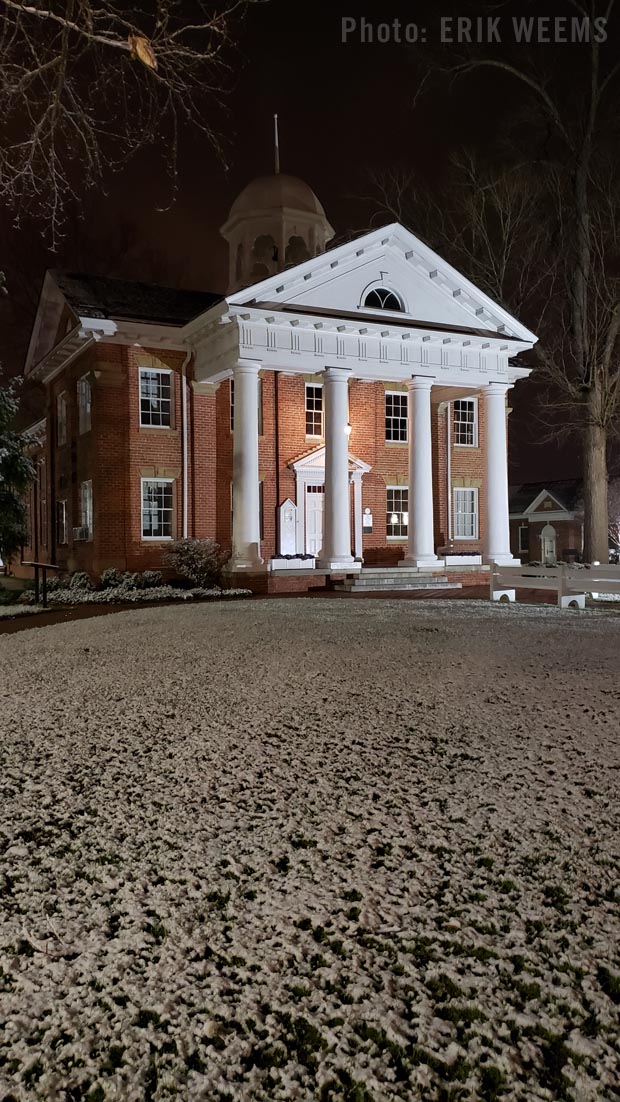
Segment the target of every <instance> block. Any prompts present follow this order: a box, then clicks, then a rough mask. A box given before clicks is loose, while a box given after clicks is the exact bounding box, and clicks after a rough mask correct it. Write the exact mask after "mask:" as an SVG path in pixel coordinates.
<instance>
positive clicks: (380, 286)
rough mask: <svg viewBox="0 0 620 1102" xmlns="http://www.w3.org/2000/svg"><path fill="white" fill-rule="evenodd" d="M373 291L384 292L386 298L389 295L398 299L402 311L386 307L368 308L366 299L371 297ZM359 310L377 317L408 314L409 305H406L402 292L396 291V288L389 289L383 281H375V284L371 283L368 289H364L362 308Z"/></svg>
mask: <svg viewBox="0 0 620 1102" xmlns="http://www.w3.org/2000/svg"><path fill="white" fill-rule="evenodd" d="M373 291H377V292H379V293H380V292H382V291H383V292H384V293H385V295H386V297H387V296H388V295H393V296H394V298H395V299H396V301H397V302H398V303H399V304H400V309H399V310H389V309H388V308H387V307H385V306H368V305H367V303H366V299H367V298H368V296H369V295H371V294H372V293H373ZM359 308H360V310H367V311H368V312H369V313H372V314H377V315H381V314H386V313H387V314H406V313H407V312H408V311H407V305H406V303H405V300H404V298H403V296H402V295H401V294H400V292H399V291H396V290H395V289H394V287H389V286H388V285H387V284H386V283H383V281H382V280H375V281H374V283H370V284H369V285H368V286H367V287H365V288H364V290H363V292H362V297H361V299H360V307H359Z"/></svg>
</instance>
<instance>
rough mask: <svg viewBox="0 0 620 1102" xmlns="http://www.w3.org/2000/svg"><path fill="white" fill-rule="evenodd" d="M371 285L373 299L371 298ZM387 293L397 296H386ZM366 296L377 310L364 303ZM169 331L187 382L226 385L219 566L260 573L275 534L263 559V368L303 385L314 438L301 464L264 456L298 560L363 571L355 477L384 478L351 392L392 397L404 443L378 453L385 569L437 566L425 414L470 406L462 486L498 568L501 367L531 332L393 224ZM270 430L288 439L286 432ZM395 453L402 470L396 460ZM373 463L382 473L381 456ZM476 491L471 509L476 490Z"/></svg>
mask: <svg viewBox="0 0 620 1102" xmlns="http://www.w3.org/2000/svg"><path fill="white" fill-rule="evenodd" d="M378 285H380V289H381V288H383V291H382V294H381V295H377V293H376V292H375V291H374V290H373V288H375V287H377V286H378ZM386 287H391V288H397V293H396V292H393V291H389V292H387V291H385V288H386ZM369 289H370V290H369ZM373 294H374V295H375V298H373V297H372V296H373ZM371 302H372V303H373V304H376V303H379V305H378V306H376V308H375V305H373V306H372V307H371V306H369V303H371ZM394 304H396V305H394ZM419 317H426V318H427V319H428V320H426V321H421V320H417V318H419ZM184 335H185V339H186V340H187V342H188V343H189V344H190V345H191V347H192V349H193V351H194V356H195V372H196V378H197V379H198V380H199V381H200V382H209V383H211V384H212V385H214V386H215V387H217V386H219V385H220V384H221V383H222V382H225V381H226V380H229V379H231V378H232V379H234V442H233V480H232V559H231V563H230V567H231V569H232V570H233V571H235V572H246V573H247V572H256V571H261V570H265V569H266V568H267V567H268V565H269V564H268V562H265V559H269V558H270V556H271V554H273V553H274V550H275V548H277V542H278V541H277V535H276V539H275V548H274V541H273V540H272V546H271V548H270V550H269V552H268V554H267V555H265V554H264V553H263V552H262V550H261V485H260V483H261V481H262V482H263V491H264V488H265V486H266V483H265V482H264V478H263V479H261V476H260V473H259V468H260V463H259V446H260V444H259V410H258V395H259V386H260V383H259V374H260V376H261V377H262V379H263V381H264V380H265V379H268V378H269V376H270V375H271V374H273V375H274V376H276V375H277V376H278V377H279V378H280V379H282V380H286V379H290V378H300V379H301V380H306V383H307V381H308V380H313V381H314V382H315V385H316V386H317V387H320V388H321V393H322V418H323V421H322V439H319V441H318V442H317V445H316V448H315V449H314V450H313V449H312V448H311V447H309V448H308V450H307V454H306V455H304V454H303V453H302V455H301V456H300V449H299V448H298V449H297V454H296V455H295V453H294V452H293V454H292V455H291V454H289V455H285V456H283V457H282V458H280V457H279V455H278V456H276V460H275V462H276V465H277V464H278V463H280V469H283V468H282V464H284V466H285V467H286V468H288V469H289V470H292V471H293V472H294V474H295V484H294V486H295V489H294V490H293V487H292V486H290V485H289V483H287V484H286V486H287V489H286V492H284V491H282V492H281V493H279V496H278V498H277V500H276V502H275V510H277V509H278V508H279V506H280V505H281V504H282V502H283V501H284V500H286V499H287V498H290V499H291V500H292V499H293V493H294V494H295V496H296V499H295V500H293V502H292V503H293V504H294V505H295V507H296V509H297V520H296V524H297V530H296V551H297V553H298V554H306V555H315V556H316V565H317V567H318V568H319V569H322V570H324V571H326V572H328V573H329V572H333V573H335V574H338V573H340V574H342V573H343V572H344V573H350V572H352V571H355V570H356V569H359V568H360V566H361V564H362V560H363V541H362V515H363V504H364V496H363V495H364V493H365V492H366V491H365V489H364V487H365V485H366V483H365V481H364V479H365V478H366V477H367V476H368V477H371V478H374V479H375V486H376V482H377V479H378V478H379V477H383V478H384V483H383V485H384V487H385V486H386V485H388V483H387V480H386V478H385V475H380V474H379V473H378V471H377V469H376V464H375V461H374V460H373V459H372V455H373V454H374V452H373V448H375V447H376V446H381V447H382V448H383V449H384V453H385V447H386V435H385V423H384V422H385V418H384V417H383V416H380V415H379V414H377V417H376V418H375V421H374V423H373V429H372V432H373V434H374V438H373V440H371V439H370V437H369V433H368V429H364V430H363V432H362V436H361V437H360V426H359V424H358V423H357V421H356V416H355V412H352V411H351V410H352V407H351V394H352V393H353V391H354V390H355V391H356V394H357V398H356V402H358V403H359V401H362V402H363V399H360V398H359V391H360V388H362V389H363V387H364V384H374V386H375V387H377V386H379V387H385V388H386V391H389V390H390V388H392V387H397V388H399V389H400V390H401V391H403V392H404V391H405V390H406V392H407V409H406V412H407V418H406V422H407V433H406V436H405V435H404V433H403V436H402V443H400V444H398V443H397V444H394V445H390V446H393V447H394V448H398V449H400V450H398V453H397V452H396V451H395V452H394V453H393V454H394V455H395V456H396V455H397V454H398V460H399V466H398V470H399V472H401V473H399V474H398V484H399V486H402V492H401V490H399V491H398V492H399V494H400V498H399V500H400V499H402V501H403V502H404V501H406V502H408V505H407V504H405V505H404V506H403V512H402V513H401V517H400V521H401V522H402V523H401V524H400V527H401V530H402V532H403V533H406V541H407V542H406V546H404V545H403V546H402V554H401V561H400V565H402V566H403V567H406V568H409V569H410V570H411V569H416V570H420V571H424V572H425V573H429V572H430V573H432V572H433V571H435V572H440V571H442V570H443V568H444V562H443V560H442V558H441V556H440V555H438V554H437V548H438V546H439V545H441V544H442V543H444V542H445V538H446V537H445V532H444V533H441V535H440V533H438V532H437V531H436V530H435V529H436V516H437V501H438V494H439V492H440V486H439V485H438V484H437V478H438V476H437V472H436V470H435V474H434V464H435V468H436V464H437V462H438V459H437V457H436V454H435V453H434V448H435V443H434V439H435V438H434V436H433V432H435V434H436V431H437V428H436V422H437V409H438V407H440V405H444V406H445V405H448V406H449V404H450V403H452V402H453V401H455V400H459V399H463V398H467V399H472V398H473V399H475V400H476V403H477V406H476V408H479V409H480V410H481V412H482V414H483V422H482V423H483V432H482V433H481V440H480V442H479V443H480V451H479V454H480V464H481V467H480V475H479V481H477V482H476V483H475V485H476V487H479V488H480V501H481V502H482V509H483V519H484V523H480V532H479V536H480V540H481V544H482V547H483V549H484V558H485V560H486V561H487V562H490V561H494V562H497V563H500V564H502V565H508V564H510V563H512V562H514V560H513V558H512V554H511V551H510V531H509V520H508V470H507V435H506V421H507V405H506V395H507V393H508V391H509V389H510V387H511V386H513V385H514V384H515V383H516V382H517V381H519V380H520V379H522V378H525V377H527V375H528V374H529V370H528V369H527V368H524V367H520V366H517V365H516V364H515V362H514V357H515V356H516V355H518V354H519V353H520V352H522V351H523V350H524V348H528V347H531V345H532V344H533V343H534V341H535V339H536V338H535V337H534V335H533V334H531V333H529V331H528V330H527V329H525V327H523V326H521V325H520V323H519V322H517V321H516V319H514V318H512V317H511V315H509V314H508V313H507V312H506V311H504V310H503V308H502V307H500V306H498V305H497V304H495V303H493V302H492V301H491V300H490V299H488V298H487V296H486V295H484V294H483V293H482V292H480V291H478V289H477V288H475V287H474V286H473V285H472V284H470V283H469V282H468V281H467V280H465V279H464V278H463V277H462V276H460V275H459V273H457V272H455V271H454V269H452V268H450V266H449V265H446V264H445V262H443V261H441V260H440V258H439V257H437V256H436V254H434V253H433V252H432V251H431V250H429V249H428V248H427V247H426V246H425V245H423V243H422V242H420V241H418V240H417V239H416V238H415V237H414V236H413V235H412V234H410V233H409V232H408V231H406V230H404V229H403V227H401V226H398V225H395V226H389V227H386V228H384V229H382V230H379V231H375V232H373V233H371V234H367V235H366V236H365V237H363V238H360V239H358V240H357V241H355V242H352V243H350V244H348V245H343V246H340V247H339V248H337V249H334V250H332V251H330V252H329V253H326V254H321V255H319V256H316V257H313V258H312V259H311V260H308V261H306V262H305V263H303V264H300V265H298V266H296V267H293V268H291V269H289V270H287V271H285V272H283V273H281V274H278V275H275V276H273V277H270V278H269V279H266V280H264V281H263V282H262V283H259V284H256V285H254V286H253V287H249V288H247V289H244V290H241V291H237V292H236V293H234V294H232V295H230V296H229V297H228V298H227V299H226V300H224V301H223V302H221V303H219V304H217V305H216V306H214V307H213V308H212V309H211V310H210V311H208V312H207V313H205V314H203V315H201V316H200V317H199V318H197V319H196V320H195V321H194V322H192V323H190V324H189V325H188V326H186V328H185V334H184ZM276 391H277V388H276ZM302 393H303V390H302ZM354 408H358V406H355V403H354ZM403 413H404V407H403ZM286 415H287V416H288V410H287V411H286ZM302 415H303V410H302ZM291 416H293V417H294V416H296V414H295V413H294V411H292V412H291ZM403 422H404V418H403ZM280 429H281V432H283V433H284V435H285V436H286V438H287V439H288V436H289V435H290V433H289V429H288V426H287V425H286V424H284V425H282V426H280ZM302 431H303V430H302ZM312 432H313V434H314V435H316V433H315V430H314V429H313V430H312ZM302 439H303V437H302ZM306 439H308V438H307V437H306ZM276 446H277V445H276ZM364 449H366V450H364ZM368 449H370V450H368ZM403 449H404V451H405V454H406V458H407V464H406V468H405V467H404V466H401V465H400V460H401V458H403ZM313 451H314V459H310V458H309V455H310V453H313ZM358 454H360V455H361V456H362V457H363V458H362V459H361V460H360V459H356V456H357V455H358ZM383 459H384V463H383V466H384V469H385V466H386V462H387V461H386V460H385V454H384V456H383ZM261 462H263V461H262V460H261ZM395 462H396V460H395ZM313 469H314V473H313V474H312V471H313ZM405 469H406V473H405ZM321 474H322V477H321ZM477 477H478V476H477ZM446 483H447V488H446ZM452 485H453V483H451V482H450V480H449V471H448V478H447V480H446V479H444V482H443V485H442V487H441V492H442V493H443V494H444V501H445V499H446V495H447V498H448V502H449V503H451V501H452ZM454 485H457V483H454ZM465 485H469V483H465ZM352 488H353V493H352ZM375 492H376V491H375ZM475 494H476V501H478V489H476V490H475ZM276 495H278V490H277V486H276ZM352 498H353V500H352ZM384 499H385V490H384ZM376 500H377V498H376V497H375V501H376ZM460 500H461V499H459V501H460ZM463 500H465V497H464V498H463ZM447 508H448V510H449V509H450V508H451V504H448V506H447ZM275 510H274V512H275ZM404 510H406V512H405V511H404ZM381 511H383V510H381ZM382 523H383V524H385V517H383V518H382ZM476 523H478V514H477V516H476ZM448 528H449V525H448ZM384 530H385V528H384ZM466 538H467V537H466ZM476 538H477V537H476ZM389 539H394V540H395V541H396V540H397V539H398V537H396V536H388V540H389Z"/></svg>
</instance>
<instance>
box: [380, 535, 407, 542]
mask: <svg viewBox="0 0 620 1102" xmlns="http://www.w3.org/2000/svg"><path fill="white" fill-rule="evenodd" d="M385 538H386V540H387V541H388V543H407V542H408V540H409V537H408V536H386V537H385Z"/></svg>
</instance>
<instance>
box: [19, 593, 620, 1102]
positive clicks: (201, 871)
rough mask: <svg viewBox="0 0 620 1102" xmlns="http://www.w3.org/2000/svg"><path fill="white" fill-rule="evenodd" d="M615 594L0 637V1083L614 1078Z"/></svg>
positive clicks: (386, 1093)
mask: <svg viewBox="0 0 620 1102" xmlns="http://www.w3.org/2000/svg"><path fill="white" fill-rule="evenodd" d="M619 643H620V621H618V619H617V618H616V617H614V616H610V615H608V614H607V615H606V614H605V613H598V612H585V613H572V612H558V611H557V610H556V609H553V608H545V609H538V608H534V607H531V606H525V607H524V606H521V607H518V606H517V607H514V606H513V607H501V608H500V607H497V606H495V607H492V606H489V605H485V604H482V603H474V602H408V601H407V602H404V601H403V602H399V601H387V600H386V601H385V602H382V601H377V600H374V601H369V602H364V601H345V600H339V601H336V600H334V601H329V600H316V599H315V600H312V599H307V600H305V599H302V600H288V601H287V600H270V601H262V602H258V601H253V602H243V601H242V602H239V603H235V604H234V605H230V606H226V607H223V606H219V605H201V606H198V607H182V608H181V607H168V608H163V609H148V610H146V609H142V610H136V611H131V612H128V613H123V614H119V615H115V616H109V617H101V618H98V619H92V620H83V621H79V622H74V623H70V624H62V625H58V626H55V627H48V628H41V629H38V630H37V629H35V630H32V631H27V632H22V633H20V634H17V635H15V634H13V635H10V636H4V637H0V703H1V707H0V717H1V719H0V726H2V727H3V728H4V730H3V736H2V739H1V741H0V754H1V757H2V761H1V763H0V854H1V858H0V862H1V863H0V870H1V872H0V877H1V879H0V889H1V890H0V912H1V914H2V923H1V926H0V1084H1V1086H0V1098H2V1099H4V1100H8V1099H18V1100H30V1099H33V1100H34V1099H42V1100H43V1099H44V1100H46V1102H48V1100H49V1102H76V1100H82V1102H86V1100H88V1102H111V1100H117V1102H143V1100H144V1102H160V1100H164V1099H166V1100H167V1099H172V1098H175V1099H181V1100H183V1102H185V1100H194V1099H201V1100H204V1102H224V1100H233V1102H236V1100H238V1099H239V1100H252V1102H254V1100H256V1102H277V1100H280V1099H297V1100H302V1102H307V1100H313V1099H317V1100H319V1102H370V1100H373V1102H388V1100H396V1099H398V1100H405V1099H406V1100H409V1099H423V1100H424V1102H427V1100H428V1102H440V1100H447V1102H450V1100H453V1102H455V1100H474V1099H475V1100H485V1099H487V1100H490V1099H494V1098H501V1099H505V1100H516V1099H519V1100H523V1102H525V1100H527V1102H537V1100H541V1102H542V1100H545V1099H563V1098H566V1099H573V1100H575V1102H595V1100H602V1099H605V1100H612V1099H619V1098H620V1080H619V1077H618V1067H619V1066H620V1064H619V1055H620V1045H619V1041H618V1028H617V1027H618V1003H619V1001H620V979H619V971H620V957H619V948H618V946H619V944H620V938H619V934H620V930H619V925H620V922H619V902H620V885H619V880H618V856H619V849H620V847H619V844H618V833H617V824H618V811H619V807H618V804H619V793H620V784H619V780H620V774H619V764H620V753H619V744H618V720H619V697H620V683H619V680H618V661H619V657H618V655H619Z"/></svg>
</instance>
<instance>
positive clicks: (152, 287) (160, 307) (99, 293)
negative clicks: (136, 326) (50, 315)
mask: <svg viewBox="0 0 620 1102" xmlns="http://www.w3.org/2000/svg"><path fill="white" fill-rule="evenodd" d="M53 278H54V280H55V282H56V284H57V285H58V287H59V288H60V290H61V291H62V293H63V295H64V297H65V299H66V301H67V303H68V304H69V306H70V307H71V308H72V309H73V310H74V311H75V313H76V314H77V315H78V316H80V317H90V318H127V319H132V320H135V321H151V322H158V323H159V324H160V325H186V324H187V322H188V321H191V320H192V319H193V318H195V317H197V315H198V314H201V313H203V312H204V311H205V310H208V309H209V308H210V307H211V306H213V305H214V304H215V303H216V302H221V300H222V297H223V296H222V295H219V294H213V293H211V292H209V291H181V290H175V289H174V288H172V287H159V286H158V285H157V284H153V283H134V282H131V281H128V280H125V279H109V278H108V277H107V276H93V275H84V274H82V273H78V272H63V271H54V272H53Z"/></svg>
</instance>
